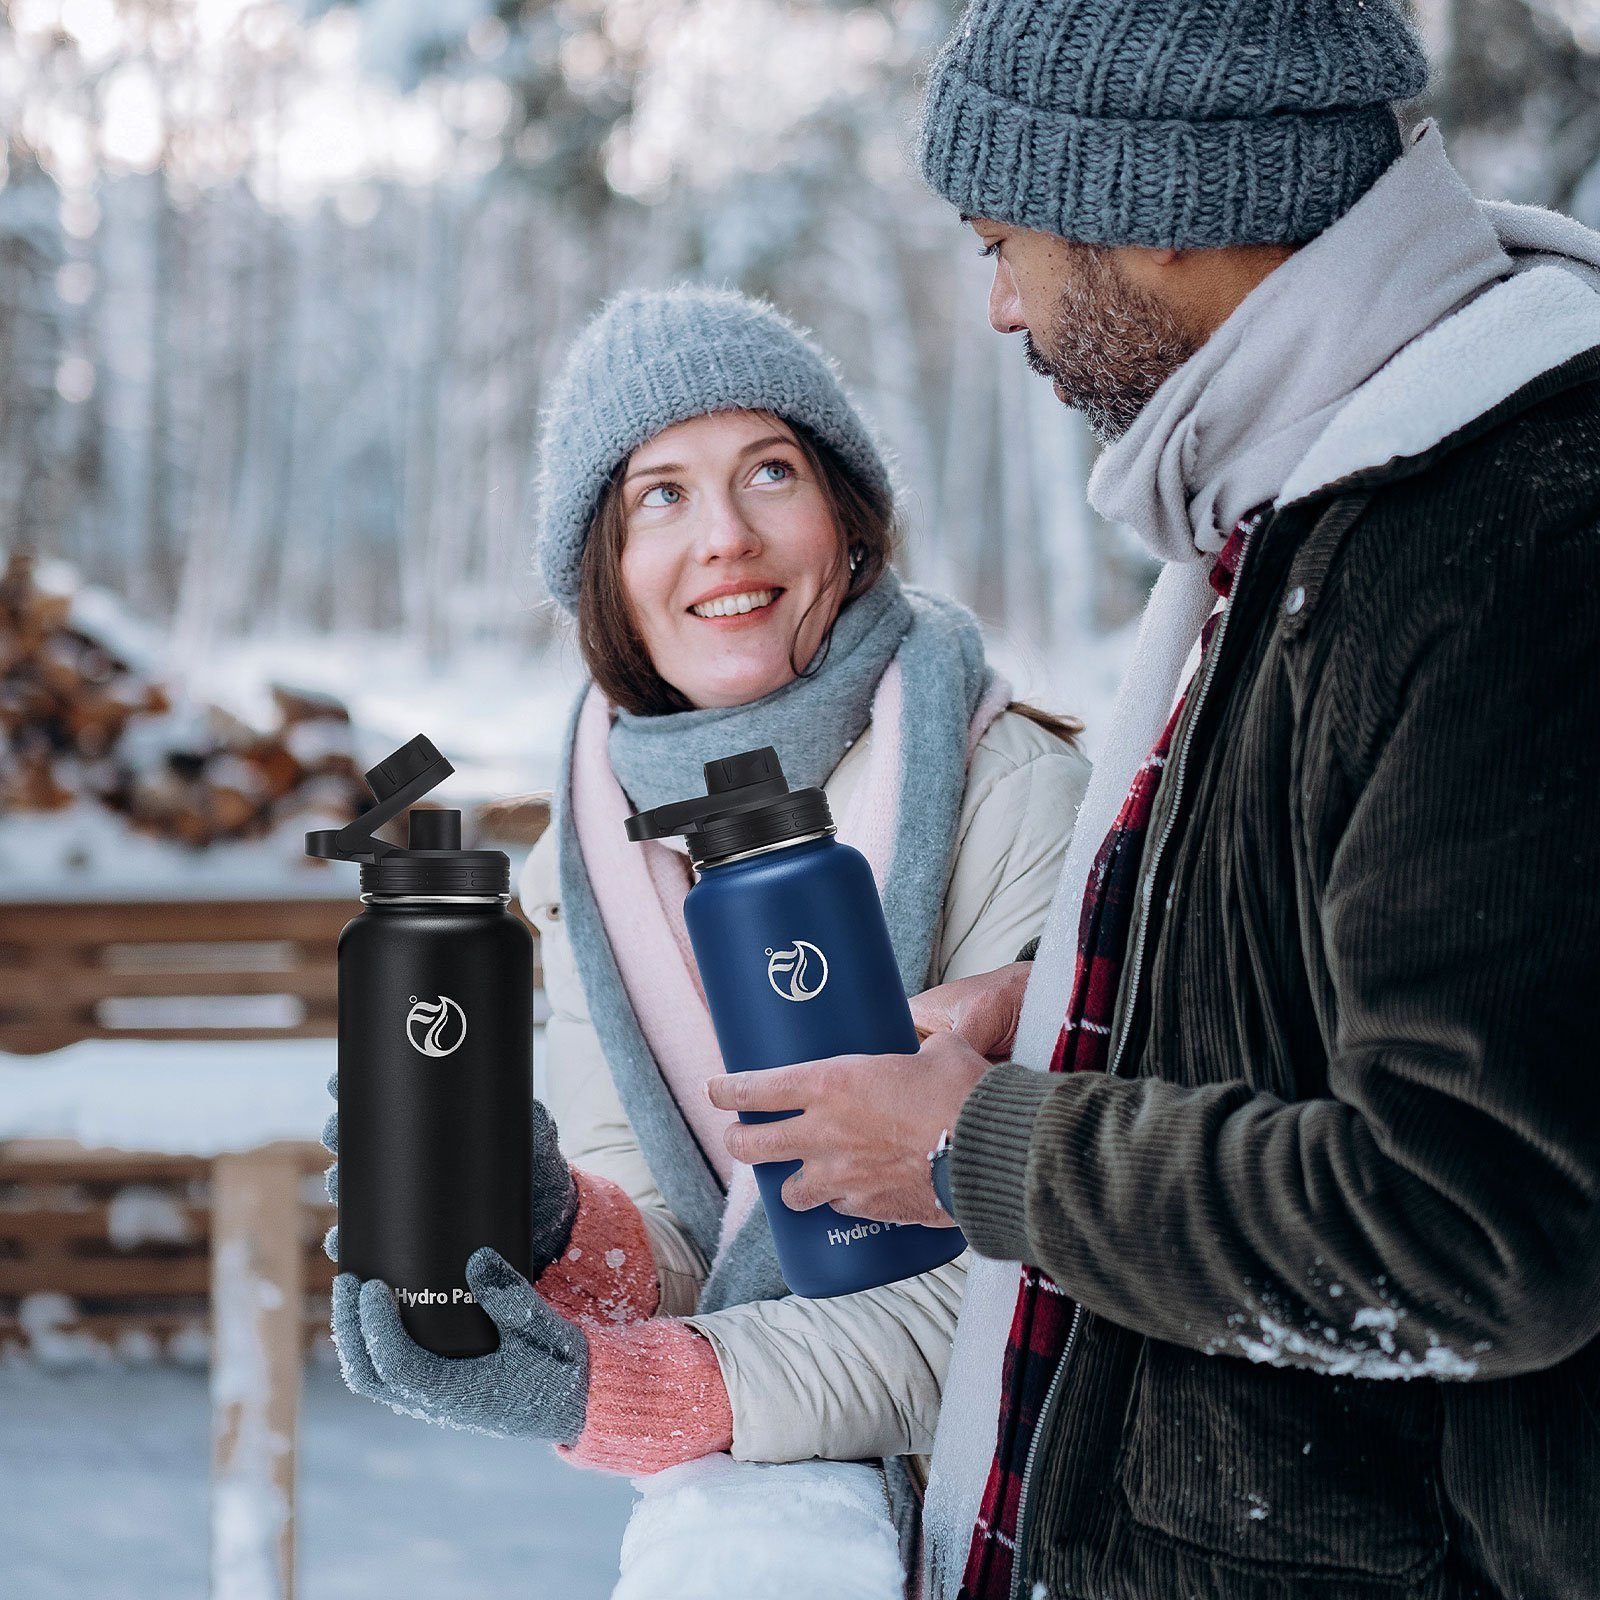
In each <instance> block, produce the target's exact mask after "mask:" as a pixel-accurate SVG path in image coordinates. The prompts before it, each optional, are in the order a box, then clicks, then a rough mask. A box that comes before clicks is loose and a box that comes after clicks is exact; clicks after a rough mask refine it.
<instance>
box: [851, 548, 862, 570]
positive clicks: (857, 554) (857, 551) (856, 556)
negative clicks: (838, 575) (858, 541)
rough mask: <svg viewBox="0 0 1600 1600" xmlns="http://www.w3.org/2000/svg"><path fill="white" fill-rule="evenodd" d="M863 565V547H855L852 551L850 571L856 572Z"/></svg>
mask: <svg viewBox="0 0 1600 1600" xmlns="http://www.w3.org/2000/svg"><path fill="white" fill-rule="evenodd" d="M860 565H861V546H860V545H854V546H852V548H851V551H850V570H851V571H852V572H854V571H855V570H856V568H857V567H859V566H860Z"/></svg>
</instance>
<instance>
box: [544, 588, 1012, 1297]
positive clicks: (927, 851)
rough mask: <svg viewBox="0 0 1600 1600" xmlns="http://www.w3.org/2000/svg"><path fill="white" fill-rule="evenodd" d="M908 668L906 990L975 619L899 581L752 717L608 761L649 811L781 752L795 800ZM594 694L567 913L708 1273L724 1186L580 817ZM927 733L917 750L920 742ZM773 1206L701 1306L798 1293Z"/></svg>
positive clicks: (959, 758)
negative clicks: (656, 1034) (601, 889)
mask: <svg viewBox="0 0 1600 1600" xmlns="http://www.w3.org/2000/svg"><path fill="white" fill-rule="evenodd" d="M896 658H898V662H899V666H900V673H901V685H902V710H901V728H900V730H899V732H900V741H901V748H902V753H903V761H902V770H901V774H900V792H899V804H898V816H897V819H896V828H895V842H894V849H893V854H892V858H891V866H890V871H889V873H888V876H887V879H886V883H885V888H884V895H883V900H884V914H885V917H886V918H887V920H888V924H889V934H890V938H891V940H892V942H893V945H894V952H895V957H896V960H897V961H898V963H899V967H900V972H901V977H902V981H903V982H904V984H905V987H906V992H907V993H908V994H914V993H916V992H917V991H918V990H920V989H922V988H923V987H925V983H926V979H927V976H928V968H929V964H930V961H931V959H932V954H933V937H934V930H935V927H936V926H937V923H938V918H939V910H940V907H941V906H942V904H943V902H944V896H945V892H946V889H947V887H948V884H949V877H950V870H951V866H952V861H953V852H954V848H955V831H956V823H957V821H958V818H959V815H960V810H961V800H962V795H963V793H964V791H965V788H966V771H967V735H968V728H969V726H970V724H971V721H972V718H973V716H974V714H975V713H976V711H977V708H978V705H979V702H980V701H981V700H982V699H983V697H984V695H985V693H986V692H987V691H988V689H989V687H990V684H991V680H992V678H993V671H992V669H991V668H990V667H989V666H988V664H987V662H986V661H985V659H984V651H983V639H982V635H981V633H980V631H979V627H978V622H977V619H976V618H975V617H974V616H973V615H972V613H971V612H970V611H968V610H967V609H966V608H965V607H964V606H961V605H959V604H957V603H956V602H955V601H953V600H950V599H948V598H946V597H944V596H942V595H938V594H934V593H931V592H928V591H924V590H920V589H914V588H909V587H905V586H903V585H902V584H901V583H900V580H899V579H898V578H897V577H896V575H895V574H894V572H893V571H892V570H891V569H885V571H884V573H883V575H882V576H881V577H880V578H879V579H878V581H877V582H876V583H875V584H874V585H873V586H872V588H871V589H869V590H868V591H867V592H866V593H865V594H862V595H859V596H857V598H856V599H855V600H853V601H851V602H850V603H849V604H848V605H847V606H845V607H844V608H843V609H842V610H841V611H840V613H839V615H838V617H837V618H836V619H835V622H834V626H833V629H832V637H831V641H830V640H825V641H824V643H823V644H822V645H821V646H820V647H819V648H818V650H817V653H816V654H815V655H814V656H813V657H812V659H811V661H809V662H808V663H807V664H806V674H808V675H802V676H800V677H797V678H794V679H792V680H791V681H790V682H788V683H786V684H784V685H783V686H782V687H781V688H778V689H775V690H773V691H772V693H770V694H768V695H764V696H763V697H762V698H761V699H759V700H754V701H751V702H750V703H749V704H747V705H742V706H729V707H709V708H705V709H699V710H693V711H682V712H674V713H669V714H666V715H663V716H654V717H650V716H636V715H633V714H632V713H629V712H625V711H619V712H618V714H617V716H616V719H615V721H614V722H613V723H612V727H611V734H610V740H609V754H610V758H611V764H612V770H613V772H614V773H615V775H616V777H617V780H618V782H619V783H620V784H621V786H622V788H623V791H624V793H625V794H626V795H627V796H628V799H629V800H630V802H631V803H632V804H634V805H635V806H637V807H649V806H655V805H660V804H662V803H663V802H666V801H669V800H681V799H685V798H687V797H688V796H690V795H695V794H703V793H704V792H705V780H704V773H703V771H702V768H703V766H704V763H705V762H707V761H710V760H714V759H716V758H718V757H721V756H727V755H733V754H735V753H737V752H739V751H742V750H751V749H755V748H758V747H759V746H761V745H768V744H770V745H772V746H773V747H774V748H775V749H776V750H777V752H778V756H779V759H780V760H781V761H782V763H783V770H784V775H785V776H786V777H787V778H788V780H789V783H790V785H791V786H792V787H795V788H799V787H802V786H811V785H816V786H821V785H822V784H823V783H825V782H826V780H827V778H828V777H829V775H830V774H831V773H832V771H833V769H834V767H836V766H837V765H838V763H839V759H840V757H841V756H843V754H844V752H845V751H846V749H848V748H849V746H850V745H851V744H852V743H853V742H854V741H855V740H856V739H857V738H858V737H859V736H860V734H861V732H862V730H863V729H864V728H865V727H866V726H867V723H868V721H869V719H870V717H871V712H872V701H873V695H874V693H875V692H876V689H877V687H878V681H879V679H880V678H881V677H882V676H883V673H884V669H885V668H886V667H887V666H888V665H889V662H890V661H891V660H894V659H896ZM587 692H588V686H587V685H586V686H585V689H584V693H583V694H580V695H579V697H578V702H577V705H576V706H575V707H574V709H573V713H572V718H571V721H570V723H569V725H568V729H567V735H566V740H565V745H564V753H563V759H562V769H561V776H560V780H559V783H558V786H557V789H556V797H555V807H556V815H555V826H556V828H557V829H558V833H557V844H558V853H559V861H560V883H561V897H562V904H563V908H564V912H565V916H566V922H567V933H568V937H569V938H570V940H571V942H572V949H573V954H574V958H575V959H576V961H577V965H578V972H579V976H580V977H581V979H582V982H583V990H584V997H585V999H586V1001H587V1002H588V1007H589V1015H590V1017H591V1018H592V1020H593V1023H594V1027H595V1031H596V1032H597V1033H598V1034H599V1037H600V1043H601V1046H602V1048H603V1049H604V1051H605V1056H606V1063H607V1065H608V1066H609V1067H610V1069H611V1075H612V1078H613V1080H614V1081H615V1083H616V1086H617V1091H618V1094H619V1095H620V1097H621V1100H622V1104H623V1108H624V1110H625V1111H626V1112H627V1114H628V1120H629V1123H630V1124H631V1126H632V1128H633V1131H634V1134H635V1135H636V1137H637V1138H638V1141H639V1146H640V1149H641V1150H642V1152H643V1154H644V1157H645V1161H646V1163H647V1164H648V1165H649V1168H650V1171H651V1174H652V1176H653V1177H654V1178H655V1180H656V1183H657V1185H658V1186H659V1188H660V1190H661V1193H662V1196H663V1198H664V1199H665V1200H666V1202H667V1204H668V1206H669V1207H671V1209H672V1212H673V1214H674V1215H675V1216H676V1217H677V1218H678V1219H679V1221H681V1222H682V1223H683V1225H684V1226H685V1227H686V1228H687V1229H688V1230H689V1232H690V1234H691V1235H692V1236H693V1238H694V1240H695V1242H696V1243H697V1244H698V1245H699V1247H700V1249H701V1251H702V1253H703V1254H704V1255H705V1257H706V1259H707V1260H708V1261H710V1260H712V1259H713V1257H714V1256H716V1244H717V1237H718V1229H719V1224H720V1220H721V1216H722V1208H723V1204H724V1201H725V1198H726V1197H725V1195H724V1194H723V1190H722V1185H721V1183H720V1182H719V1180H718V1178H717V1175H716V1173H715V1171H714V1170H713V1168H712V1167H711V1165H710V1163H709V1162H708V1161H707V1160H706V1157H705V1155H704V1154H703V1153H702V1151H701V1149H700V1146H699V1144H698V1142H697V1141H696V1140H695V1137H694V1135H693V1133H692V1132H691V1131H690V1129H689V1127H688V1125H687V1123H686V1122H685V1120H684V1117H683V1114H682V1112H681V1111H680V1110H679V1108H678V1106H677V1103H676V1101H675V1100H674V1099H673V1096H672V1093H671V1091H670V1089H669V1088H668V1086H667V1083H666V1081H665V1079H664V1078H663V1076H662V1074H661V1072H660V1070H659V1069H658V1068H657V1066H656V1062H655V1059H654V1057H653V1055H652V1054H651V1052H650V1048H649V1046H648V1044H647V1042H646V1040H645V1036H644V1032H643V1030H642V1028H641V1027H640V1025H639V1021H638V1019H637V1017H636V1016H635V1014H634V1011H633V1007H632V1005H631V1004H630V1002H629V1000H628V996H627V993H626V990H625V989H624V987H623V984H622V980H621V977H620V975H619V973H618V970H617V963H616V960H615V957H614V956H613V954H612V946H611V940H612V939H613V938H626V937H627V932H628V930H627V929H626V928H621V929H611V928H607V927H606V926H605V924H604V921H603V919H602V917H601V914H600V910H599V907H598V905H597V904H596V901H595V896H594V891H593V889H592V888H591V886H590V883H589V879H588V874H587V871H586V869H585V866H584V860H583V852H582V849H581V847H580V845H579V843H578V837H577V830H576V824H575V822H574V820H573V817H572V814H571V803H570V802H571V792H572V781H571V773H572V752H573V743H574V738H575V735H576V732H577V724H578V715H579V711H580V709H581V707H582V704H583V699H584V695H585V694H587ZM913 735H914V737H913ZM787 1293H788V1290H787V1288H786V1287H785V1285H784V1282H783V1279H782V1276H781V1274H780V1273H779V1272H778V1267H777V1259H776V1255H775V1253H774V1250H773V1246H772V1237H771V1232H770V1230H769V1229H768V1227H767V1223H766V1216H765V1213H764V1212H763V1210H762V1208H761V1207H760V1206H756V1207H754V1208H753V1209H752V1211H751V1213H750V1216H749V1217H748V1218H747V1219H746V1220H745V1222H744V1224H743V1225H742V1226H741V1227H740V1229H739V1231H738V1233H737V1234H736V1235H735V1237H734V1238H733V1239H732V1240H731V1241H729V1243H728V1245H727V1247H726V1248H725V1249H724V1250H723V1251H722V1253H721V1255H720V1257H718V1258H717V1260H716V1265H715V1267H714V1269H713V1271H712V1274H711V1277H710V1278H709V1279H708V1280H707V1282H706V1285H705V1288H704V1289H703V1290H702V1292H701V1297H700V1305H699V1309H700V1310H702V1311H714V1310H717V1309H719V1308H721V1307H723V1306H728V1305H738V1304H743V1303H745V1302H747V1301H751V1300H764V1299H776V1298H778V1297H779V1296H781V1295H784V1294H787Z"/></svg>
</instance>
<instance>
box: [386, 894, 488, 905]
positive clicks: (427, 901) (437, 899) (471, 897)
mask: <svg viewBox="0 0 1600 1600" xmlns="http://www.w3.org/2000/svg"><path fill="white" fill-rule="evenodd" d="M361 898H362V900H363V901H364V902H366V903H368V904H370V905H379V906H390V905H406V906H414V905H476V906H488V905H502V906H503V905H505V904H506V903H507V902H508V901H509V900H510V899H511V896H510V895H509V894H373V893H370V892H369V893H366V894H363V895H362V896H361Z"/></svg>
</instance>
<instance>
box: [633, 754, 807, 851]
mask: <svg viewBox="0 0 1600 1600" xmlns="http://www.w3.org/2000/svg"><path fill="white" fill-rule="evenodd" d="M705 775H706V792H705V793H704V794H700V795H694V796H693V797H691V798H690V799H688V800H675V801H673V802H672V803H671V804H670V805H664V806H656V807H654V808H653V809H651V810H649V811H639V812H636V813H635V814H634V815H633V816H631V817H629V818H628V820H627V829H628V837H629V838H630V839H632V840H633V841H634V842H635V843H636V844H637V843H642V842H643V841H644V840H646V839H661V838H665V837H666V836H667V835H668V834H681V835H682V836H683V838H684V839H685V840H686V841H687V842H688V846H689V859H690V861H691V862H693V863H694V865H695V866H696V867H699V866H702V865H704V864H707V863H716V862H720V861H723V860H726V859H727V858H729V857H731V856H734V855H737V854H739V853H740V852H741V851H745V850H754V849H760V848H763V847H765V846H768V845H776V844H784V843H787V842H788V841H790V840H794V839H803V838H808V837H814V836H815V835H817V834H819V833H831V832H832V831H833V817H832V815H831V814H830V812H829V810H828V800H827V796H826V795H825V794H824V793H823V791H822V790H821V789H791V788H790V787H789V784H788V780H787V779H786V778H785V777H784V775H783V766H782V764H781V763H780V762H779V760H778V752H777V751H776V750H774V749H773V747H772V746H771V745H770V744H766V745H762V746H761V748H760V749H759V750H744V751H741V752H740V753H739V754H738V755H734V756H724V757H722V758H721V759H720V760H718V761H708V762H706V764H705Z"/></svg>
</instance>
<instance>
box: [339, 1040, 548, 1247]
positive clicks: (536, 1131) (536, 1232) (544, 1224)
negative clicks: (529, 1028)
mask: <svg viewBox="0 0 1600 1600" xmlns="http://www.w3.org/2000/svg"><path fill="white" fill-rule="evenodd" d="M328 1093H329V1094H331V1095H332V1096H333V1098H334V1100H335V1102H337V1101H338V1098H339V1074H338V1073H337V1072H335V1073H334V1074H333V1075H332V1076H331V1077H330V1078H329V1079H328ZM322 1146H323V1149H325V1150H328V1151H330V1152H331V1153H332V1154H334V1155H338V1153H339V1108H338V1105H337V1104H335V1106H334V1109H333V1110H332V1111H330V1112H329V1113H328V1120H327V1121H326V1122H325V1123H324V1124H323V1125H322ZM322 1180H323V1183H324V1184H325V1185H326V1186H327V1190H328V1198H329V1199H330V1200H331V1201H333V1203H334V1204H335V1205H338V1203H339V1163H338V1162H337V1161H335V1162H334V1163H333V1164H332V1166H330V1167H327V1168H326V1169H324V1171H323V1174H322ZM577 1215H578V1185H577V1180H576V1179H575V1178H574V1177H573V1175H572V1168H571V1167H569V1166H568V1165H567V1162H566V1158H565V1157H564V1156H563V1155H562V1154H561V1147H560V1145H559V1144H558V1143H557V1142H556V1124H555V1118H553V1117H552V1116H551V1115H550V1113H549V1112H548V1111H546V1110H545V1108H544V1106H543V1105H542V1104H541V1103H540V1102H539V1101H537V1100H535V1101H534V1102H533V1266H534V1274H535V1276H537V1275H538V1274H539V1273H540V1272H542V1271H543V1270H544V1268H545V1267H547V1266H548V1265H549V1264H550V1263H551V1262H552V1261H554V1260H555V1259H556V1257H557V1256H559V1255H560V1254H561V1253H562V1251H564V1250H565V1249H566V1248H567V1241H568V1240H569V1239H570V1238H571V1237H572V1224H573V1222H574V1220H575V1219H576V1218H577ZM322 1248H323V1250H324V1252H325V1253H326V1254H327V1257H328V1259H329V1260H330V1261H337V1260H338V1259H339V1229H338V1227H337V1225H335V1226H334V1227H332V1228H329V1229H328V1232H327V1234H326V1236H325V1237H324V1238H323V1241H322Z"/></svg>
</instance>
